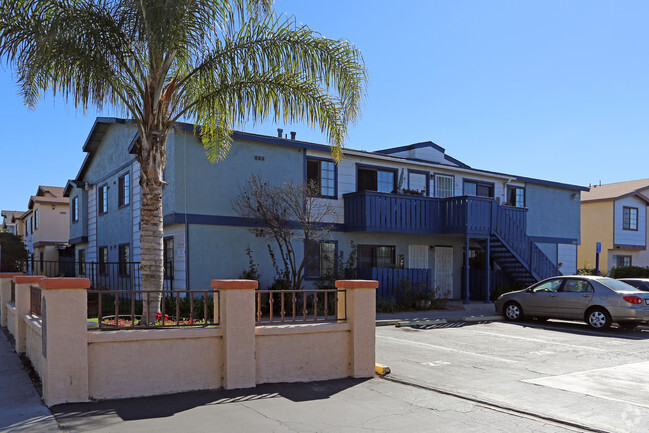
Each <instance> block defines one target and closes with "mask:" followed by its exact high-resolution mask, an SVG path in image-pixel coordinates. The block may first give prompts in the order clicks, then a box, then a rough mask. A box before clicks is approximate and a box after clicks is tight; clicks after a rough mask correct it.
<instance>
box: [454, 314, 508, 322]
mask: <svg viewBox="0 0 649 433" xmlns="http://www.w3.org/2000/svg"><path fill="white" fill-rule="evenodd" d="M504 319H505V317H504V316H503V315H501V314H494V315H491V316H467V317H462V318H460V322H485V321H496V320H504Z"/></svg>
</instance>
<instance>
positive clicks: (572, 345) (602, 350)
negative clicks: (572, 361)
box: [473, 331, 606, 352]
mask: <svg viewBox="0 0 649 433" xmlns="http://www.w3.org/2000/svg"><path fill="white" fill-rule="evenodd" d="M473 332H475V333H476V334H486V335H493V336H494V337H503V338H507V339H514V340H524V341H534V342H537V343H547V344H552V345H553V346H554V345H556V346H568V347H577V348H579V349H588V350H594V351H596V352H606V349H600V348H599V347H589V346H579V345H577V344H567V343H557V342H555V341H548V340H541V339H540V338H530V337H519V336H516V335H509V334H498V333H496V332H487V331H473Z"/></svg>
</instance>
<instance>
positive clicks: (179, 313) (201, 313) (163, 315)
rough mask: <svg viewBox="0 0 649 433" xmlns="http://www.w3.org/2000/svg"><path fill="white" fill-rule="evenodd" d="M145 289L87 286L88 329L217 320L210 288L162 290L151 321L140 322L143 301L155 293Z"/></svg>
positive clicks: (214, 295) (215, 295) (216, 301)
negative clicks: (103, 288)
mask: <svg viewBox="0 0 649 433" xmlns="http://www.w3.org/2000/svg"><path fill="white" fill-rule="evenodd" d="M156 293H157V292H155V291H149V290H93V289H89V290H88V322H89V325H90V329H91V330H93V329H94V330H116V329H150V328H175V327H188V326H193V327H206V326H215V325H218V324H219V314H218V305H219V293H218V292H214V291H212V290H203V291H199V290H196V291H194V290H191V291H171V290H163V291H162V301H161V302H160V312H159V313H157V315H156V320H155V323H148V324H147V323H144V322H143V321H142V320H141V319H142V314H143V309H144V304H145V303H147V302H148V301H149V299H150V298H151V297H152V296H153V295H154V294H156Z"/></svg>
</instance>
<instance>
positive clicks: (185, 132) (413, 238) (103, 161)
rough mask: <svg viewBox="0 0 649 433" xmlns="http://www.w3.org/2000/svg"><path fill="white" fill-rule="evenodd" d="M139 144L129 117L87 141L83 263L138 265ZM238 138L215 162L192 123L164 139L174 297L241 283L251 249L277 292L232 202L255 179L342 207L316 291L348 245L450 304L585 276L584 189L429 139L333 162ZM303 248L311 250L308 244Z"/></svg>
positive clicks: (348, 153)
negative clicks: (581, 271)
mask: <svg viewBox="0 0 649 433" xmlns="http://www.w3.org/2000/svg"><path fill="white" fill-rule="evenodd" d="M135 136H136V128H135V126H134V125H132V124H130V123H129V122H128V121H126V120H123V119H117V118H98V119H97V121H96V122H95V124H94V125H93V127H92V130H91V131H90V134H89V136H88V139H87V140H86V142H85V144H84V146H83V151H84V152H86V153H87V156H86V158H85V160H84V162H83V165H82V167H81V169H80V170H79V173H78V175H77V177H76V178H75V179H74V180H71V181H70V182H69V183H68V185H67V186H66V189H65V195H66V196H67V197H69V199H70V206H71V212H70V213H71V220H70V243H71V244H73V245H74V246H75V255H76V259H77V261H81V262H91V263H92V262H102V261H103V262H120V261H121V262H129V261H131V262H138V261H139V256H140V243H139V218H140V215H139V212H140V188H139V183H138V179H139V166H138V163H137V162H136V161H135V155H133V154H132V153H131V151H132V145H133V142H134V138H135ZM233 138H234V143H233V146H232V149H231V150H230V152H229V154H228V156H227V158H226V159H225V160H224V161H222V162H219V163H216V164H211V163H210V162H209V161H208V160H207V158H206V156H205V152H204V150H203V146H202V144H201V143H200V140H199V139H198V137H197V136H196V135H195V134H194V131H193V127H192V126H190V125H181V126H180V127H178V128H177V129H175V130H174V131H173V132H172V133H171V134H170V135H169V139H168V148H167V165H166V168H165V171H164V180H165V182H167V184H168V185H167V186H165V187H164V196H163V215H164V245H165V253H164V254H165V263H166V264H167V265H166V267H167V271H166V278H167V280H168V283H169V285H171V286H172V287H173V289H174V290H186V289H189V290H203V289H206V288H209V283H210V280H212V279H215V278H237V277H238V276H239V275H240V274H241V272H242V271H243V270H244V269H246V268H247V266H248V257H247V256H246V254H245V250H246V248H250V249H251V250H252V254H253V257H254V260H255V262H257V263H258V264H259V267H260V271H261V281H260V284H261V287H264V288H265V287H267V286H269V285H270V284H271V282H272V280H273V277H274V276H275V272H274V270H273V267H272V263H271V261H270V258H269V254H268V251H267V244H268V243H269V241H268V239H266V238H265V237H263V236H261V237H260V236H259V234H258V233H257V234H256V233H255V232H254V230H251V228H252V227H251V225H250V223H249V222H248V221H247V220H246V219H244V218H242V217H241V216H240V215H238V214H237V213H236V212H235V211H234V209H233V206H232V200H233V199H234V198H236V197H237V196H238V195H239V194H240V191H241V187H243V186H244V185H245V184H246V182H247V180H248V179H249V177H250V176H251V175H253V174H257V175H259V176H261V177H262V178H263V179H264V180H266V181H268V182H270V183H272V184H282V183H284V182H289V181H293V182H294V183H295V182H304V181H307V180H309V181H315V182H316V183H317V184H318V185H319V186H320V194H319V199H320V200H326V201H327V202H328V203H329V204H330V205H332V206H333V208H334V209H335V211H334V212H332V213H331V215H330V222H332V223H333V224H334V230H333V231H332V232H331V233H330V235H329V239H327V240H326V241H324V242H322V243H321V244H320V246H319V247H318V248H314V249H312V250H311V252H310V256H311V257H309V266H308V267H307V283H308V284H310V282H312V281H314V280H317V279H318V278H319V277H320V276H321V274H322V273H323V272H325V270H326V269H327V267H328V266H331V257H332V256H334V255H336V256H337V255H338V253H339V252H340V251H343V252H344V253H345V254H348V253H349V249H350V241H353V242H354V243H355V245H356V246H357V253H358V266H359V272H360V276H362V277H368V278H378V279H382V278H387V277H386V275H384V273H381V272H382V271H381V269H384V270H385V269H398V268H403V269H404V271H403V272H406V271H405V270H407V269H418V270H423V274H424V275H426V277H425V279H426V284H428V285H429V286H430V287H433V288H437V289H439V290H440V291H442V292H445V293H448V294H450V296H451V297H453V298H455V299H459V298H463V299H465V300H469V299H472V300H483V299H486V298H487V297H488V294H489V291H490V288H491V286H492V284H495V283H494V281H495V280H494V276H496V275H498V276H499V278H504V280H502V281H507V282H510V283H511V282H521V283H529V282H532V281H536V280H538V279H541V278H546V277H548V276H552V275H557V274H559V273H563V274H571V273H575V272H576V268H577V245H578V244H579V241H580V239H579V236H580V226H579V224H580V192H581V191H584V190H586V188H583V187H580V186H576V185H568V184H562V183H558V182H552V181H547V180H540V179H532V178H529V177H524V176H518V175H511V174H504V173H497V172H492V171H487V170H481V169H475V168H472V167H470V166H468V165H467V164H465V163H463V162H461V161H458V160H456V159H454V158H452V157H450V156H449V155H446V153H445V149H443V148H442V147H440V146H438V145H436V144H434V143H432V142H424V143H417V144H413V145H409V146H402V147H397V148H390V149H385V150H380V151H375V152H366V151H358V150H352V149H345V150H344V158H343V160H342V161H340V162H339V163H338V164H334V162H333V160H332V159H331V154H330V151H329V147H328V146H325V145H321V144H315V143H309V142H303V141H299V140H296V139H295V138H286V137H282V136H281V133H279V134H278V136H264V135H257V134H249V133H243V132H234V134H233ZM295 242H296V250H297V251H298V252H300V253H301V254H303V253H304V241H303V240H300V239H296V240H295ZM389 272H392V273H394V272H398V271H389ZM389 272H388V273H389ZM418 272H420V271H418ZM420 273H421V272H420ZM392 278H394V276H392ZM498 281H500V280H498ZM503 284H504V282H503Z"/></svg>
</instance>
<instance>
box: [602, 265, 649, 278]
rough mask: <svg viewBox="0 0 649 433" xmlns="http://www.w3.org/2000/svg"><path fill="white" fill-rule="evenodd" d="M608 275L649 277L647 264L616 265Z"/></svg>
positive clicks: (614, 276) (613, 276)
mask: <svg viewBox="0 0 649 433" xmlns="http://www.w3.org/2000/svg"><path fill="white" fill-rule="evenodd" d="M609 275H610V277H611V278H649V266H617V267H615V268H612V269H611V272H610V273H609Z"/></svg>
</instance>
